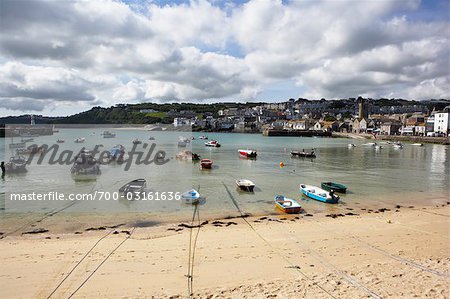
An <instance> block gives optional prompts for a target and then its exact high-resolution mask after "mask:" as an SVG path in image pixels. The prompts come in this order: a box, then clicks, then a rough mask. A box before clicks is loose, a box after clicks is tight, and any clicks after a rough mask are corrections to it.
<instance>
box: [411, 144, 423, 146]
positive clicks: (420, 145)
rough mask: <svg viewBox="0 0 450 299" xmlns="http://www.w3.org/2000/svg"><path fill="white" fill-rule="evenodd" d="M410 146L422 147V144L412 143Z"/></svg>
mask: <svg viewBox="0 0 450 299" xmlns="http://www.w3.org/2000/svg"><path fill="white" fill-rule="evenodd" d="M411 145H414V146H423V143H413V144H411Z"/></svg>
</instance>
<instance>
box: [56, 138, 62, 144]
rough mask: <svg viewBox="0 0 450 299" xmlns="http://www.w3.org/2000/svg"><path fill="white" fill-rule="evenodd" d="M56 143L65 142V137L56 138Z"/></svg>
mask: <svg viewBox="0 0 450 299" xmlns="http://www.w3.org/2000/svg"><path fill="white" fill-rule="evenodd" d="M56 143H64V139H59V138H58V139H57V140H56Z"/></svg>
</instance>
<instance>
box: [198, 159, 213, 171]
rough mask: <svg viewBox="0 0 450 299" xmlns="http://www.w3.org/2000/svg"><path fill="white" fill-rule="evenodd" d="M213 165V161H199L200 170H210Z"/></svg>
mask: <svg viewBox="0 0 450 299" xmlns="http://www.w3.org/2000/svg"><path fill="white" fill-rule="evenodd" d="M212 165H213V161H212V160H210V159H201V160H200V169H211V168H212Z"/></svg>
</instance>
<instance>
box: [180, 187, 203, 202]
mask: <svg viewBox="0 0 450 299" xmlns="http://www.w3.org/2000/svg"><path fill="white" fill-rule="evenodd" d="M199 198H200V193H199V192H198V191H197V190H195V189H191V190H189V191H186V192H184V193H183V194H181V200H183V202H185V203H198V200H199Z"/></svg>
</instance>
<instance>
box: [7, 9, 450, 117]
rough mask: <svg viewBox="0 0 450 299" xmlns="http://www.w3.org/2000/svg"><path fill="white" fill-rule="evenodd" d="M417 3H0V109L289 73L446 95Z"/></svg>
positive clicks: (435, 47)
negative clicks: (134, 4)
mask: <svg viewBox="0 0 450 299" xmlns="http://www.w3.org/2000/svg"><path fill="white" fill-rule="evenodd" d="M421 7H422V6H421V3H420V1H418V0H411V1H397V0H392V1H356V0H349V1H344V0H342V1H331V0H330V1H288V2H287V1H281V0H276V1H265V0H251V1H248V2H247V3H245V4H236V3H231V2H230V3H228V2H227V3H225V4H224V3H223V2H220V1H219V2H217V1H206V0H192V1H190V2H188V3H182V4H175V3H174V4H170V5H157V4H155V3H153V2H150V4H146V3H141V4H140V5H139V7H138V8H136V6H133V7H130V6H128V5H127V4H125V3H121V2H117V1H109V0H105V1H88V2H85V1H71V2H58V1H50V2H49V1H37V0H36V1H3V2H2V3H1V9H0V25H1V28H2V30H1V31H0V50H1V52H0V53H1V54H0V79H1V83H0V84H1V87H2V88H1V90H0V96H1V98H2V99H3V101H2V102H3V104H2V103H0V107H1V106H3V107H7V106H8V107H10V108H9V109H20V107H22V106H24V105H26V104H24V103H31V102H33V103H34V104H33V105H28V106H29V107H33V109H36V110H39V109H46V110H48V109H52V107H53V108H54V109H56V110H57V109H60V105H58V104H57V103H72V102H76V103H81V102H83V103H86V104H85V105H89V104H88V103H96V104H97V103H103V104H105V105H109V104H115V103H117V102H118V101H120V102H137V101H141V100H145V101H157V100H158V101H169V100H183V101H202V100H211V99H220V100H222V99H232V98H235V99H240V100H250V99H254V98H258V97H261V95H264V94H265V92H266V91H267V90H268V89H270V86H273V85H274V84H276V85H278V86H282V85H283V84H282V82H291V81H292V80H296V82H297V86H298V89H297V90H300V94H295V92H294V91H292V95H291V96H292V97H300V96H301V97H312V98H322V97H327V98H342V97H349V96H357V95H360V94H362V95H364V94H368V95H371V96H373V97H379V96H384V95H386V94H395V95H397V96H399V97H403V98H411V99H427V98H434V97H437V96H439V97H446V98H448V97H449V95H450V93H449V90H448V88H447V86H448V82H449V69H448V57H449V55H448V49H449V46H450V42H449V35H448V26H449V22H448V20H446V21H442V20H433V19H429V18H428V19H425V18H421V17H420V9H421ZM412 14H414V15H412ZM225 53H226V54H225ZM446 84H447V85H446ZM285 85H286V86H288V84H285ZM285 94H286V93H285ZM262 99H263V100H274V99H275V98H269V99H265V98H262ZM46 106H47V107H50V108H45V107H46ZM76 106H78V107H85V106H81V105H76Z"/></svg>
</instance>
